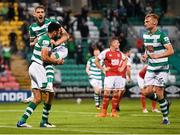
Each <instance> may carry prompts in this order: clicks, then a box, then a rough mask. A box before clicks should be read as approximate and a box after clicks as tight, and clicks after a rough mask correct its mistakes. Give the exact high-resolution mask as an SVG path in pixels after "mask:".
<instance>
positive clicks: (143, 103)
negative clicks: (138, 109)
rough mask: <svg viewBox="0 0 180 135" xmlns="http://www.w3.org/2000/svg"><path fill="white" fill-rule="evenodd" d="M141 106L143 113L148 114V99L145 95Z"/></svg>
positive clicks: (142, 96) (142, 97)
mask: <svg viewBox="0 0 180 135" xmlns="http://www.w3.org/2000/svg"><path fill="white" fill-rule="evenodd" d="M141 91H142V90H141ZM141 105H142V112H143V113H148V110H147V108H146V97H145V96H144V95H143V94H141Z"/></svg>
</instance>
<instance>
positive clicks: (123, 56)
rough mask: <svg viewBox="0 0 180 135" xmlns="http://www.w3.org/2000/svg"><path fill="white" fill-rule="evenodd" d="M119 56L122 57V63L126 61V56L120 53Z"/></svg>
mask: <svg viewBox="0 0 180 135" xmlns="http://www.w3.org/2000/svg"><path fill="white" fill-rule="evenodd" d="M121 56H122V60H123V61H124V60H126V59H127V57H126V55H125V54H124V53H122V52H121Z"/></svg>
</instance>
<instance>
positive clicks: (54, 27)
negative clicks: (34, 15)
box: [48, 22, 61, 32]
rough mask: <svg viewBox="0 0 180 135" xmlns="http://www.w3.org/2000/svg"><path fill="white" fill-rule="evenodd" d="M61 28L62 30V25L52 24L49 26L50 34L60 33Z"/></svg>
mask: <svg viewBox="0 0 180 135" xmlns="http://www.w3.org/2000/svg"><path fill="white" fill-rule="evenodd" d="M59 28H61V25H60V24H58V23H56V22H51V23H50V24H49V25H48V32H53V31H59Z"/></svg>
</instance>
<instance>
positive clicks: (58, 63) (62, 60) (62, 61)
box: [56, 59, 64, 65]
mask: <svg viewBox="0 0 180 135" xmlns="http://www.w3.org/2000/svg"><path fill="white" fill-rule="evenodd" d="M56 63H57V65H63V64H64V59H60V60H57V61H56Z"/></svg>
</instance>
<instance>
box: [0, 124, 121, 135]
mask: <svg viewBox="0 0 180 135" xmlns="http://www.w3.org/2000/svg"><path fill="white" fill-rule="evenodd" d="M0 128H13V129H19V130H20V129H25V130H43V131H44V130H51V131H52V130H54V131H57V130H58V131H69V132H81V133H88V132H89V133H98V134H99V133H100V134H103V135H104V134H122V133H120V132H108V131H107V132H106V131H105V132H104V131H99V130H98V131H97V130H77V129H73V130H72V129H71V130H70V129H69V128H68V129H62V127H59V128H34V127H32V128H17V127H16V126H0ZM23 135H24V134H23ZM50 135H51V134H50Z"/></svg>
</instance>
